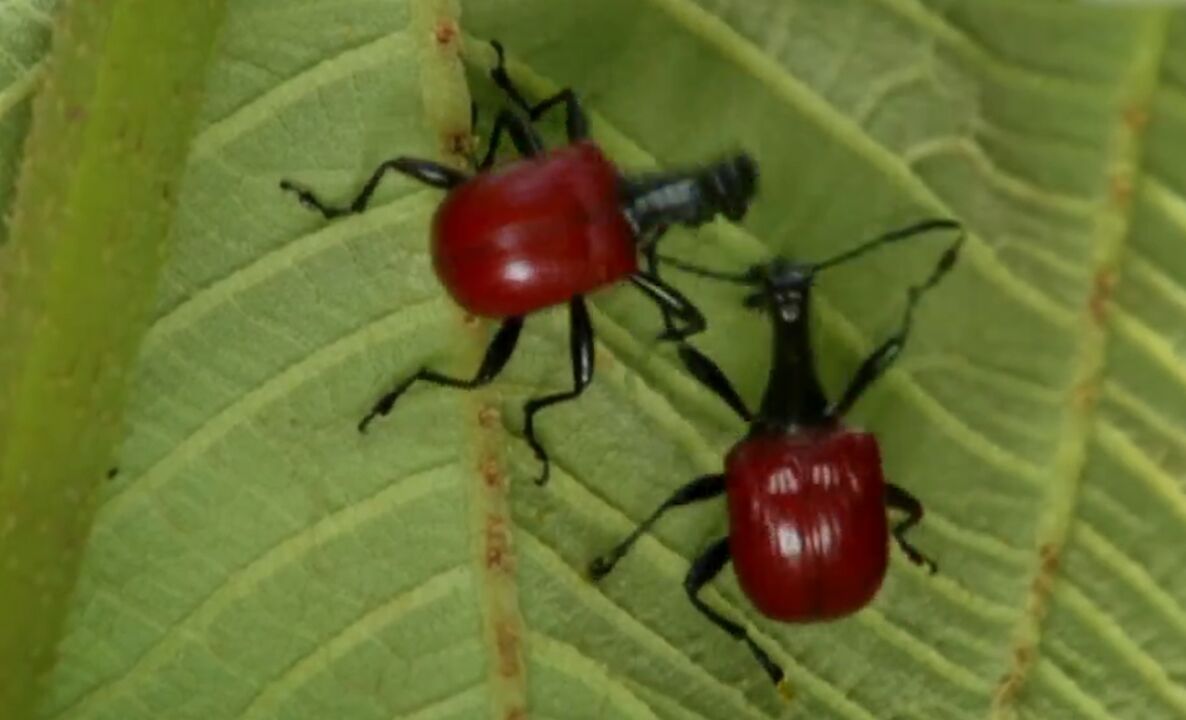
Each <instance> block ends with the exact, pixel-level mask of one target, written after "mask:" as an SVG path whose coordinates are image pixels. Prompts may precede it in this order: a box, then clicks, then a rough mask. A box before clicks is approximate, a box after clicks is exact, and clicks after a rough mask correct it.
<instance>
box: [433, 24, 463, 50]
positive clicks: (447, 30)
mask: <svg viewBox="0 0 1186 720" xmlns="http://www.w3.org/2000/svg"><path fill="white" fill-rule="evenodd" d="M433 37H434V38H435V39H436V41H437V45H448V44H449V43H451V42H453V41H454V40H456V39H457V21H456V20H454V19H452V18H444V19H442V20H439V21H437V26H436V30H434V31H433Z"/></svg>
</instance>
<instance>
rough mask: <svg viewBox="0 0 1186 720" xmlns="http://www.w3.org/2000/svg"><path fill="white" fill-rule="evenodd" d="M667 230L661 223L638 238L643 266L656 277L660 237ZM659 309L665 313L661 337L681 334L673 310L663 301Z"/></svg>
mask: <svg viewBox="0 0 1186 720" xmlns="http://www.w3.org/2000/svg"><path fill="white" fill-rule="evenodd" d="M666 232H667V226H666V225H660V226H659V227H657V228H655V229H654V230H652V231H651V232H650V233H649V234H648V235H646V236H644V237H640V238H639V239H638V245H639V247H640V248H642V259H643V266H644V267H645V268H646V271H647V273H649V274H650V275H653V276H654V277H659V238H661V237H663V234H664V233H666ZM659 310H660V311H661V312H662V315H663V334H662V335H660V337H663V338H671V337H675V336H676V335H678V334H679V331H678V330H677V329H676V327H675V319H674V318H673V317H672V313H671V310H669V309H668V308H667V307H666V306H664V305H663V304H662V303H659Z"/></svg>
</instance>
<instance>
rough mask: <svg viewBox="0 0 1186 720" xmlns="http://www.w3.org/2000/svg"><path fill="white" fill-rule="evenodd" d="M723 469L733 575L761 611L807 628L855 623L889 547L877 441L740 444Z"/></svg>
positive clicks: (776, 439)
mask: <svg viewBox="0 0 1186 720" xmlns="http://www.w3.org/2000/svg"><path fill="white" fill-rule="evenodd" d="M725 469H726V474H727V477H728V495H729V524H730V530H729V533H730V534H729V547H730V550H731V552H732V555H733V566H734V568H735V570H736V572H737V579H738V581H739V582H740V583H741V587H742V588H743V589H744V590H745V592H746V594H747V595H748V596H749V598H750V600H752V601H753V603H754V606H755V607H757V608H758V609H759V610H760V611H762V613H764V614H765V615H767V616H769V617H772V618H775V619H778V620H785V621H789V622H810V621H813V620H827V619H831V618H836V617H841V616H843V615H848V614H849V613H852V612H855V611H857V610H859V609H860V608H862V607H864V606H865V604H867V603H868V602H869V601H870V600H871V599H872V598H873V596H874V595H875V594H876V593H877V590H878V588H880V587H881V581H882V579H883V578H884V577H885V568H886V563H887V561H888V554H889V545H888V535H887V527H886V517H885V480H884V478H883V476H882V471H881V454H880V453H879V452H878V449H877V440H876V439H875V438H874V437H873V436H872V435H870V434H868V433H863V432H852V431H849V430H844V429H837V430H832V431H828V432H826V433H823V434H814V433H813V434H803V435H800V434H784V433H779V434H771V435H759V436H757V437H754V438H750V439H747V440H743V441H742V442H740V443H738V444H737V445H736V446H735V447H734V448H733V450H732V451H731V452H730V453H729V457H728V459H727V460H726V463H725Z"/></svg>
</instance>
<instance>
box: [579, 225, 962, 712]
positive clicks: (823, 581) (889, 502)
mask: <svg viewBox="0 0 1186 720" xmlns="http://www.w3.org/2000/svg"><path fill="white" fill-rule="evenodd" d="M937 229H948V230H956V231H960V226H959V225H958V224H957V223H955V222H953V221H950V220H927V221H924V222H920V223H918V224H915V225H912V226H910V227H907V228H903V229H900V230H897V231H894V232H891V233H887V234H885V235H882V236H880V237H878V238H875V239H873V240H871V241H869V242H867V243H864V244H862V245H859V246H857V247H856V248H855V249H853V250H850V251H848V252H845V253H842V254H840V255H838V256H836V257H833V258H831V259H829V260H825V261H823V262H818V263H813V264H809V263H795V262H789V261H786V260H775V261H773V262H771V263H769V264H767V265H759V266H756V267H754V268H751V269H750V270H749V271H748V272H745V273H740V274H731V273H723V272H717V271H713V270H708V269H705V268H701V267H697V266H693V265H689V264H687V263H683V262H680V261H676V260H672V259H669V258H663V261H664V262H667V263H670V264H672V265H674V266H676V267H679V268H682V269H684V270H686V271H688V272H692V273H695V274H698V275H702V276H706V277H712V278H716V279H719V280H726V281H729V282H733V283H738V284H742V285H746V286H749V287H752V288H755V291H754V292H753V294H751V295H750V296H749V297H748V298H746V305H748V306H750V307H753V308H758V309H762V310H764V311H766V312H768V313H769V314H770V317H771V318H772V320H773V324H774V353H773V360H772V362H771V367H770V375H769V379H768V380H767V384H766V391H765V394H764V395H763V397H762V404H761V407H760V408H759V410H758V413H757V415H752V416H751V414H750V412H749V411H748V410H747V409H746V405H745V402H744V401H743V400H742V399H741V397H740V396H739V395H738V393H737V392H736V390H735V389H734V388H733V386H732V385H731V384H730V382H729V380H728V378H727V377H726V376H725V374H724V373H723V372H722V371H721V370H720V368H719V367H718V366H717V365H716V364H715V363H714V362H713V361H711V360H709V359H708V358H707V357H706V356H704V355H703V354H701V353H700V352H699V351H697V350H694V349H692V348H691V347H690V346H687V345H684V346H683V347H682V348H681V353H680V355H681V357H682V358H683V359H684V361H685V363H686V364H687V366H688V369H689V370H690V371H691V372H692V374H693V375H695V376H696V377H697V378H698V379H699V380H700V381H701V382H702V383H703V384H704V385H706V386H707V387H708V388H709V389H711V390H712V391H713V392H714V393H716V394H717V395H718V396H719V397H720V398H721V399H722V400H724V401H725V402H726V403H727V404H728V405H729V406H730V407H732V408H733V409H734V410H735V411H737V413H738V414H739V415H740V416H741V417H742V419H744V420H745V421H746V422H747V423H748V424H749V432H748V433H747V434H746V436H745V437H744V438H742V439H741V441H740V442H738V443H737V444H736V445H734V446H733V448H732V449H731V450H730V451H729V453H728V455H727V456H726V457H725V463H724V473H718V474H713V475H705V476H703V477H699V478H697V479H695V480H693V481H692V482H690V483H688V484H687V485H685V486H683V487H681V488H680V489H679V490H677V491H676V492H675V493H674V494H673V495H672V496H671V497H669V498H668V499H667V500H666V501H665V502H664V503H663V504H661V505H660V506H659V507H658V509H656V510H655V511H654V513H652V514H651V516H650V517H648V518H647V519H646V520H644V521H643V522H642V523H640V524H639V526H638V527H637V528H636V529H635V530H634V532H632V533H631V534H630V535H629V536H627V537H626V538H625V539H624V540H623V541H622V542H621V543H620V544H618V545H617V546H616V547H614V548H613V549H612V550H610V551H609V552H608V553H606V554H605V555H602V556H601V557H599V558H597V559H596V560H594V561H593V562H592V563H591V565H590V567H589V573H590V575H591V576H592V577H593V579H594V580H598V579H600V578H602V577H604V576H605V575H606V574H607V573H609V572H610V571H611V570H613V568H614V565H615V564H617V562H618V561H619V560H621V559H622V557H623V556H624V555H625V554H626V553H627V552H628V551H629V550H630V548H631V546H633V545H634V543H635V541H637V540H638V539H639V538H640V537H641V536H642V534H643V533H645V532H647V531H648V530H649V529H650V528H651V526H653V525H654V524H655V522H656V521H657V520H658V519H659V518H660V517H661V516H662V515H663V514H664V513H665V512H666V511H668V510H670V509H671V508H674V507H678V506H680V505H687V504H689V503H694V502H699V501H701V500H708V499H710V498H713V497H716V496H718V495H721V494H724V495H725V496H726V502H727V506H728V514H729V536H728V537H726V538H722V539H720V540H718V541H716V542H714V543H713V544H712V545H710V546H709V547H708V549H707V550H705V551H704V552H703V553H701V554H700V556H699V557H697V558H696V559H695V560H693V561H692V565H691V568H690V569H689V570H688V574H687V576H686V577H685V578H684V590H685V591H686V592H687V594H688V598H689V599H690V600H691V601H692V604H693V605H694V606H695V607H696V609H697V610H699V611H700V612H701V613H702V614H704V615H705V616H706V617H707V618H708V619H709V620H710V621H711V622H712V623H713V624H714V625H716V626H718V627H720V628H721V629H723V630H724V631H725V632H727V633H729V634H730V635H732V636H733V637H734V638H736V639H738V640H741V641H742V642H744V643H745V644H746V645H747V646H748V647H749V649H750V652H752V653H753V655H754V657H755V658H757V660H758V662H759V663H760V664H761V665H762V668H763V669H764V670H765V671H766V672H767V674H769V676H770V678H771V679H772V680H773V681H774V682H775V684H776V685H779V687H780V690H785V688H783V686H782V681H783V671H782V668H780V667H779V666H778V664H777V663H775V662H774V661H773V660H772V659H771V658H770V656H769V655H768V654H767V653H766V651H764V650H762V648H760V647H758V645H757V644H756V643H755V642H754V641H753V640H752V639H751V638H750V637H749V635H748V634H747V633H746V631H745V628H743V627H742V626H741V625H740V624H738V623H736V622H734V621H732V620H729V619H727V618H725V617H724V616H722V615H721V614H720V613H719V612H717V611H716V610H714V609H712V608H711V607H709V606H708V605H707V604H705V602H704V601H703V600H701V599H700V597H699V593H700V589H701V588H703V587H704V586H705V585H706V584H707V583H709V582H710V581H712V579H713V578H714V577H716V575H717V574H718V573H719V572H720V571H721V570H722V568H724V566H725V564H726V563H728V562H729V560H730V559H732V561H733V566H734V571H735V572H736V574H737V579H738V583H739V584H740V586H741V589H742V590H743V591H744V592H745V594H746V596H747V597H749V599H750V600H751V601H752V602H753V604H754V606H755V607H756V608H757V609H758V610H759V611H760V612H761V613H762V614H763V615H766V616H767V617H770V618H773V619H775V620H781V621H784V622H797V623H802V622H814V621H820V620H830V619H834V618H839V617H842V616H845V615H849V614H851V613H853V612H856V611H857V610H859V609H861V608H862V607H864V606H865V605H867V604H868V603H869V602H870V601H871V600H872V599H873V596H874V595H875V594H876V593H877V590H878V589H879V588H880V587H881V583H882V580H883V578H884V577H885V572H886V566H887V564H888V559H889V538H890V537H891V536H892V537H893V539H894V540H896V541H897V544H898V546H899V547H900V548H901V549H902V551H903V552H904V553H905V554H906V557H907V558H909V559H910V561H911V562H914V563H916V564H919V565H924V566H926V567H928V568H929V569H930V570H931V572H934V571H935V568H936V566H935V563H934V562H933V561H931V560H930V559H929V558H927V557H926V556H925V555H923V554H922V553H921V552H919V551H918V550H917V549H916V548H915V547H914V546H913V545H911V543H910V542H909V541H908V540H907V538H906V533H907V531H908V530H909V529H910V528H911V527H913V526H914V525H915V524H917V523H918V522H919V520H921V519H922V516H923V507H922V503H920V502H919V501H918V499H916V498H915V497H914V496H913V495H911V494H910V493H909V492H907V491H906V490H904V489H902V488H900V487H898V486H897V485H895V484H893V483H891V482H886V480H885V477H884V476H883V474H882V467H881V455H880V452H879V450H878V446H877V439H876V438H875V437H874V436H873V435H872V434H871V433H868V432H865V431H862V430H857V429H854V428H850V427H848V426H846V425H845V424H844V422H843V417H844V415H845V413H847V412H848V410H849V409H850V408H851V407H852V406H853V404H854V403H855V402H856V401H857V400H858V399H859V398H860V397H861V395H862V394H863V393H864V392H865V390H867V389H868V388H869V386H870V385H871V384H872V383H873V382H874V381H875V380H876V379H877V378H879V377H880V376H881V375H882V374H883V373H884V372H885V371H886V370H887V369H888V368H889V367H890V365H891V364H892V363H893V362H894V360H895V359H896V358H897V357H898V355H899V353H901V351H902V348H903V346H904V345H905V343H906V338H907V335H908V334H909V332H910V322H911V317H912V315H913V313H914V307H915V305H916V304H917V303H918V300H919V298H920V297H922V295H923V293H924V292H925V291H926V290H928V289H929V288H931V287H933V286H934V285H935V284H936V283H938V282H939V280H940V279H941V278H942V277H943V276H944V275H945V274H946V273H947V272H948V271H949V270H950V269H951V268H952V266H953V265H954V264H955V261H956V257H957V255H958V252H959V248H960V246H961V244H962V242H963V233H962V231H961V232H960V234H959V235H958V237H957V239H956V240H955V242H954V243H953V244H952V245H951V246H950V247H949V248H948V249H947V251H946V252H944V254H943V255H942V257H941V259H940V260H939V262H938V264H937V265H936V267H935V269H934V271H933V272H932V273H931V275H930V277H929V278H927V280H926V281H925V282H923V283H922V284H920V285H916V286H914V287H912V288H910V290H909V294H908V300H907V304H906V310H905V313H904V315H903V318H902V321H901V325H900V326H899V327H898V329H897V331H896V332H895V333H894V334H893V335H892V336H891V337H890V338H889V339H888V340H886V341H885V342H884V343H882V344H881V345H880V346H879V347H878V348H877V349H875V350H874V351H873V352H872V354H870V355H869V356H868V357H867V358H866V359H865V360H864V361H863V362H862V363H861V365H860V366H859V368H858V369H857V371H856V374H855V376H854V377H853V378H852V380H851V381H850V382H849V384H848V387H847V388H846V389H845V390H844V392H843V393H842V394H841V396H840V399H839V400H837V401H835V402H829V401H828V400H827V398H826V397H825V394H824V391H823V388H822V387H821V385H820V382H819V378H818V376H817V375H816V370H815V359H814V355H813V353H812V347H811V339H810V312H811V304H810V296H811V289H812V285H813V282H814V280H815V277H816V275H818V274H819V273H820V272H822V271H824V270H827V269H829V268H833V267H835V266H837V265H840V264H841V263H845V262H847V261H849V260H852V259H854V258H856V257H858V256H860V255H862V254H864V253H866V252H868V251H869V250H872V249H874V248H877V247H880V246H884V245H885V244H887V243H892V242H895V241H898V240H902V239H905V238H909V237H914V236H917V235H919V234H920V233H923V232H926V231H930V230H937ZM887 508H888V509H890V510H898V511H901V512H903V513H905V517H904V518H903V519H902V520H900V521H899V522H897V523H896V524H895V525H893V526H892V527H890V526H889V525H888V522H887V519H886V510H887Z"/></svg>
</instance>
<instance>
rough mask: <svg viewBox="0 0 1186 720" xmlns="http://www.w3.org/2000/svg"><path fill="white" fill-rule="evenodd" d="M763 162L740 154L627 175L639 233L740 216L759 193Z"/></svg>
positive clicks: (628, 201)
mask: <svg viewBox="0 0 1186 720" xmlns="http://www.w3.org/2000/svg"><path fill="white" fill-rule="evenodd" d="M756 183H757V165H756V164H754V162H753V160H752V159H750V157H749V156H748V155H745V154H740V155H736V156H734V157H732V158H729V159H728V160H724V161H721V162H718V163H714V164H712V165H708V166H706V167H703V168H699V169H696V170H680V171H674V172H667V173H655V174H651V175H639V176H634V177H626V178H623V179H622V204H623V211H624V212H625V214H626V217H627V218H628V219H629V220H630V222H631V224H632V225H633V226H634V229H635V232H636V234H637V235H638V237H646V236H647V235H649V234H650V232H651V231H654V230H655V229H657V228H661V227H666V226H669V225H688V226H696V225H703V224H704V223H706V222H708V221H709V220H711V219H713V217H715V216H716V215H724V216H725V217H727V218H729V219H730V220H740V219H741V217H742V216H743V215H745V211H746V209H747V208H748V207H749V202H750V200H751V199H752V198H753V195H754V189H755V186H756Z"/></svg>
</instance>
